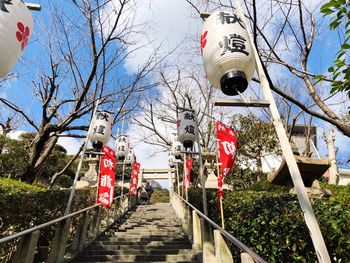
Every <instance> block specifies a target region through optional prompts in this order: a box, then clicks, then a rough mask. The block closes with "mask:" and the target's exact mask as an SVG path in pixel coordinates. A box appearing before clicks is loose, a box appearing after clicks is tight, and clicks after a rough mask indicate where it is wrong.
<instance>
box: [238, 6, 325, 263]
mask: <svg viewBox="0 0 350 263" xmlns="http://www.w3.org/2000/svg"><path fill="white" fill-rule="evenodd" d="M235 7H236V10H237V11H238V15H239V17H240V18H241V19H242V20H243V23H244V24H245V25H247V23H246V20H245V16H244V14H243V11H242V9H241V6H240V4H239V2H238V1H237V2H236V5H235ZM248 35H249V38H250V42H251V45H252V48H253V52H254V56H255V62H256V66H257V72H258V76H259V80H260V85H261V87H262V89H263V93H264V97H265V100H268V101H269V102H270V111H271V116H272V119H273V124H274V126H275V129H276V133H277V136H278V139H279V141H280V144H281V148H282V153H283V156H284V158H285V160H286V163H287V165H288V169H289V172H290V175H291V178H292V181H293V184H294V187H295V190H296V193H297V196H298V200H299V204H300V207H301V210H302V211H303V213H304V219H305V222H306V225H307V227H308V229H309V231H310V236H311V239H312V243H313V245H314V248H315V251H316V255H317V258H318V261H319V262H321V263H330V262H331V259H330V257H329V254H328V251H327V247H326V244H325V242H324V239H323V236H322V233H321V230H320V227H319V225H318V222H317V219H316V216H315V213H314V211H313V209H312V205H311V202H310V200H309V198H308V196H307V193H306V189H305V185H304V183H303V180H302V178H301V174H300V171H299V168H298V165H297V163H296V160H295V158H294V155H293V151H292V147H291V145H290V143H289V140H288V136H287V134H286V131H285V129H284V126H283V123H282V121H281V117H280V114H279V111H278V108H277V105H276V102H275V99H274V97H273V95H272V92H271V88H270V84H269V81H268V79H267V77H266V75H265V72H264V68H263V65H262V62H261V60H260V57H259V54H258V51H257V49H256V47H255V45H254V41H253V39H252V36H251V35H250V34H248Z"/></svg>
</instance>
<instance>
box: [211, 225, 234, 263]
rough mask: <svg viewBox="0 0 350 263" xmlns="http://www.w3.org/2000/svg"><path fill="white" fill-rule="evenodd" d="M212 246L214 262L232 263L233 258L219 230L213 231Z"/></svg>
mask: <svg viewBox="0 0 350 263" xmlns="http://www.w3.org/2000/svg"><path fill="white" fill-rule="evenodd" d="M214 244H215V257H216V262H221V263H232V262H233V258H232V254H231V251H230V249H229V247H228V246H227V244H226V241H225V239H224V238H223V237H222V235H221V233H220V231H219V230H214Z"/></svg>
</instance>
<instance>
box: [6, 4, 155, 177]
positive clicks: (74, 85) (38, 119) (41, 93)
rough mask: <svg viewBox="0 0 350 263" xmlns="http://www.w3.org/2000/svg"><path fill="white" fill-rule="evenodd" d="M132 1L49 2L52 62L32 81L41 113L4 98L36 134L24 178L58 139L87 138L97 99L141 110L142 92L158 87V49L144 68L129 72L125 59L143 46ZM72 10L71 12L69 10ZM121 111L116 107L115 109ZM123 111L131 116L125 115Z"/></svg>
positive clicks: (45, 25) (45, 24)
mask: <svg viewBox="0 0 350 263" xmlns="http://www.w3.org/2000/svg"><path fill="white" fill-rule="evenodd" d="M132 3H133V2H132V1H131V0H120V1H118V5H117V6H116V5H114V4H113V2H112V1H109V0H107V1H101V0H97V1H86V0H79V1H78V0H70V1H65V2H64V3H63V2H60V3H56V4H55V3H50V2H47V3H46V4H47V7H49V8H47V9H50V12H49V14H48V15H47V17H45V18H44V20H43V21H42V24H41V27H42V30H43V31H44V32H45V33H46V35H45V36H38V40H39V41H42V42H43V46H45V52H46V55H47V61H45V62H46V63H45V64H44V65H43V66H44V67H43V69H42V70H41V74H40V75H39V76H38V77H37V78H33V79H32V83H33V89H34V92H35V96H36V98H35V99H36V100H38V101H39V102H40V114H39V113H38V114H36V115H32V114H30V113H29V111H27V109H25V108H21V107H20V106H18V105H17V104H16V102H14V101H10V100H8V99H5V98H0V102H1V103H2V104H3V105H5V106H7V107H8V108H9V109H11V110H13V111H14V112H16V113H17V114H18V115H20V116H22V117H23V118H24V119H25V120H26V122H27V124H28V125H29V126H30V127H31V129H33V130H35V132H36V135H35V138H34V140H33V141H32V142H31V144H30V160H29V165H28V166H27V169H26V171H25V173H24V174H23V175H22V177H21V180H22V181H26V182H29V183H32V182H33V181H34V180H35V179H36V176H37V175H38V172H39V170H40V167H41V166H42V165H43V163H44V162H45V160H46V159H47V157H48V156H49V155H50V153H51V152H52V150H53V148H54V146H55V145H56V143H57V141H58V139H59V137H61V136H70V137H78V138H79V137H84V136H85V135H84V133H82V131H87V129H88V125H89V122H90V118H91V113H92V109H93V108H94V105H95V104H96V101H97V100H99V101H100V105H101V106H102V107H104V108H107V109H110V110H112V111H113V112H115V113H116V114H115V121H117V120H118V119H119V118H120V117H121V108H122V107H123V106H126V105H129V107H128V109H129V110H130V111H132V110H134V109H135V108H137V107H138V106H137V105H138V103H137V100H138V99H139V98H140V96H141V92H142V91H145V90H146V89H149V88H151V87H153V86H154V84H153V83H151V82H150V81H149V75H150V73H151V72H152V70H153V69H154V68H155V67H156V65H157V57H156V55H155V54H156V51H155V53H153V54H152V55H151V56H150V57H149V59H148V60H147V61H146V62H145V64H144V65H143V66H140V67H139V70H138V71H137V72H135V73H133V74H128V73H125V69H124V68H123V64H124V62H125V60H126V59H127V58H128V57H129V56H130V55H131V54H132V53H133V52H134V51H135V50H137V49H138V48H140V47H139V46H137V45H136V43H132V42H130V41H129V36H130V35H131V34H134V33H135V32H136V31H137V30H138V28H137V27H135V26H134V25H133V19H132V15H133V12H132V10H131V9H132V7H133V6H132ZM67 10H68V12H67ZM115 109H117V110H115ZM124 114H127V112H126V113H124Z"/></svg>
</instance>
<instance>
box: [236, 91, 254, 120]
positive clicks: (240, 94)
mask: <svg viewBox="0 0 350 263" xmlns="http://www.w3.org/2000/svg"><path fill="white" fill-rule="evenodd" d="M237 93H238V95H239V96H240V97H241V99H242V100H243V101H244V102H245V103H250V98H246V97H244V95H243V94H242V93H240V92H239V91H238V90H237ZM245 109H246V110H247V112H248V113H249V114H253V112H252V111H251V110H250V109H249V107H247V106H245ZM253 115H254V114H253Z"/></svg>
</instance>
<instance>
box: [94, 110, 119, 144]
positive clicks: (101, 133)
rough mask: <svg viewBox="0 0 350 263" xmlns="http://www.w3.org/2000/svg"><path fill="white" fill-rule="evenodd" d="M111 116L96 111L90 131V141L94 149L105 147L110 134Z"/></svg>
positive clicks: (105, 112) (106, 112) (104, 112)
mask: <svg viewBox="0 0 350 263" xmlns="http://www.w3.org/2000/svg"><path fill="white" fill-rule="evenodd" d="M112 121H113V118H112V115H111V114H110V113H109V112H108V111H102V110H97V111H96V114H95V116H94V118H93V119H92V123H91V129H90V134H89V137H90V141H91V143H92V146H93V147H94V148H96V149H101V148H102V146H103V145H106V144H107V143H108V141H109V138H110V137H111V134H112Z"/></svg>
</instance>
